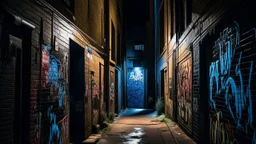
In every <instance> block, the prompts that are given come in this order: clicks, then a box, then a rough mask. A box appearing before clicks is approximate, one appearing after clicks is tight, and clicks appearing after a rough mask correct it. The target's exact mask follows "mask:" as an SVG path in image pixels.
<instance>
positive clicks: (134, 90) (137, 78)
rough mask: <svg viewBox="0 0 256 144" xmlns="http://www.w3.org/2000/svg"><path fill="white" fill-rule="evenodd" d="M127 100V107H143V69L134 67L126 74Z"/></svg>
mask: <svg viewBox="0 0 256 144" xmlns="http://www.w3.org/2000/svg"><path fill="white" fill-rule="evenodd" d="M127 76H128V78H127V102H128V107H129V108H143V107H144V70H143V69H141V68H134V69H131V70H129V71H128V74H127Z"/></svg>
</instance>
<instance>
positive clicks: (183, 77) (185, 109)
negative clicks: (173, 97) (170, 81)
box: [177, 56, 192, 129]
mask: <svg viewBox="0 0 256 144" xmlns="http://www.w3.org/2000/svg"><path fill="white" fill-rule="evenodd" d="M177 104H178V107H177V118H178V120H179V121H180V122H181V123H182V124H185V126H186V127H188V128H189V129H191V126H192V59H191V56H189V57H188V58H186V59H185V60H184V61H182V62H181V63H180V64H179V65H178V71H177Z"/></svg>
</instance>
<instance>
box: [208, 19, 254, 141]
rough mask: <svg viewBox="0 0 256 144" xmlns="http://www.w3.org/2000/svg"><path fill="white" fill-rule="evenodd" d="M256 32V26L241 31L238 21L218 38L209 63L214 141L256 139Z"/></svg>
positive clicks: (212, 139)
mask: <svg viewBox="0 0 256 144" xmlns="http://www.w3.org/2000/svg"><path fill="white" fill-rule="evenodd" d="M255 33H256V30H255V29H252V30H249V31H247V32H244V33H241V32H240V28H239V25H238V23H236V22H235V23H234V24H232V25H231V26H230V27H228V28H226V29H224V30H223V31H222V32H221V33H220V37H219V38H218V39H217V40H216V41H215V46H214V47H213V59H214V61H213V62H211V65H210V67H209V105H210V109H211V111H210V141H211V143H214V144H217V143H256V139H255V138H256V137H255V135H256V133H255V130H256V129H255V126H254V125H255V124H254V123H255V121H254V113H255V112H254V111H255V103H253V101H255V98H253V97H252V88H253V87H252V86H255V85H253V78H252V77H253V68H254V67H255V65H254V60H255V58H253V56H252V54H253V53H255V50H254V49H255V44H256V34H255ZM254 83H255V82H254Z"/></svg>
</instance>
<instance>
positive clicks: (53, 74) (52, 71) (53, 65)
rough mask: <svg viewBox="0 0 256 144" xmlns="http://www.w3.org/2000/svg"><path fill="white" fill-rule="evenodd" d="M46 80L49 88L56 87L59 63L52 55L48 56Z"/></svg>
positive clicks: (58, 77)
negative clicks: (47, 79) (48, 63)
mask: <svg viewBox="0 0 256 144" xmlns="http://www.w3.org/2000/svg"><path fill="white" fill-rule="evenodd" d="M48 78H49V84H50V85H51V86H57V82H58V81H59V80H60V61H59V60H58V59H57V58H56V57H54V56H52V55H51V56H50V65H49V72H48Z"/></svg>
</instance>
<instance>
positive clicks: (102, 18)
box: [100, 9, 104, 45]
mask: <svg viewBox="0 0 256 144" xmlns="http://www.w3.org/2000/svg"><path fill="white" fill-rule="evenodd" d="M100 13H101V25H100V26H101V30H100V31H101V45H104V13H103V9H101V11H100Z"/></svg>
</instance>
